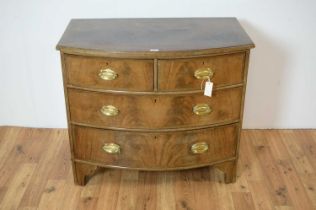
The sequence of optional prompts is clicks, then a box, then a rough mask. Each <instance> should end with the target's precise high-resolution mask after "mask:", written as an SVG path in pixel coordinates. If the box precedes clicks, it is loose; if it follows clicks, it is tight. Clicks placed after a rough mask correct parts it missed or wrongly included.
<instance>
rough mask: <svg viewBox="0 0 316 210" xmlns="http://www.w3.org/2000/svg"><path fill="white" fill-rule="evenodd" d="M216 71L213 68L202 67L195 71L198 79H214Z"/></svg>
mask: <svg viewBox="0 0 316 210" xmlns="http://www.w3.org/2000/svg"><path fill="white" fill-rule="evenodd" d="M213 76H214V71H213V70H212V69H211V68H200V69H197V70H196V71H195V72H194V77H195V78H197V79H212V77H213Z"/></svg>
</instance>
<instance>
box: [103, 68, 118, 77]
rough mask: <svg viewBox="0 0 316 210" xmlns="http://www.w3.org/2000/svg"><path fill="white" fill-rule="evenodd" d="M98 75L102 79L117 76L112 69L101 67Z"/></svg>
mask: <svg viewBox="0 0 316 210" xmlns="http://www.w3.org/2000/svg"><path fill="white" fill-rule="evenodd" d="M99 77H100V78H101V79H103V80H114V79H116V77H117V73H116V72H115V71H114V70H112V69H101V70H100V73H99Z"/></svg>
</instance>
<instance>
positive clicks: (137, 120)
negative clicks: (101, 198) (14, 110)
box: [68, 87, 242, 128]
mask: <svg viewBox="0 0 316 210" xmlns="http://www.w3.org/2000/svg"><path fill="white" fill-rule="evenodd" d="M68 96H69V107H70V116H71V120H72V121H73V122H77V123H85V124H90V125H95V126H101V127H119V128H175V127H190V126H203V125H209V124H214V123H221V122H228V121H232V120H239V117H240V105H241V96H242V87H237V88H230V89H224V90H217V91H214V93H213V96H212V97H211V98H209V97H206V96H203V95H202V93H200V94H186V95H124V94H116V95H115V94H107V93H97V92H89V91H81V90H75V89H69V91H68ZM201 105H202V106H201ZM205 105H207V106H208V107H209V108H210V109H207V107H205ZM193 110H194V111H195V112H193ZM208 111H209V113H208ZM109 115H110V116H109Z"/></svg>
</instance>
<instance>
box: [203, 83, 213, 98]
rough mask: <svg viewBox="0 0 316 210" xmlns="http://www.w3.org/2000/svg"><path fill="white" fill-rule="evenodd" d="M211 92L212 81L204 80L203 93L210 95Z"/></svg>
mask: <svg viewBox="0 0 316 210" xmlns="http://www.w3.org/2000/svg"><path fill="white" fill-rule="evenodd" d="M212 92H213V82H211V81H206V82H205V88H204V95H205V96H208V97H212Z"/></svg>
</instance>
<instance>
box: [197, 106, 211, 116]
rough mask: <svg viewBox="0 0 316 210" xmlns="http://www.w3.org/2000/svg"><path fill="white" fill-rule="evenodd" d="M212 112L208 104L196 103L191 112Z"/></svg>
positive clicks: (198, 113)
mask: <svg viewBox="0 0 316 210" xmlns="http://www.w3.org/2000/svg"><path fill="white" fill-rule="evenodd" d="M211 112H212V109H211V107H210V106H209V105H208V104H197V105H195V106H194V107H193V113H194V114H196V115H206V114H209V113H211Z"/></svg>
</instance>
